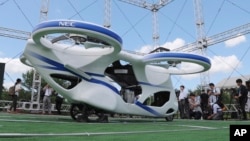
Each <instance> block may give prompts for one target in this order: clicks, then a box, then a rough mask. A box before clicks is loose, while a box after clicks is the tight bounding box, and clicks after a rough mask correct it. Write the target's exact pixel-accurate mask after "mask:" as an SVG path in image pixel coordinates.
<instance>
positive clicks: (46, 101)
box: [7, 78, 64, 114]
mask: <svg viewBox="0 0 250 141" xmlns="http://www.w3.org/2000/svg"><path fill="white" fill-rule="evenodd" d="M21 83H22V80H21V79H20V78H17V80H16V82H15V84H14V89H15V92H14V94H13V95H11V99H12V103H11V105H10V107H9V109H7V112H9V113H17V102H18V98H19V93H20V91H21V90H22V87H21ZM52 95H55V96H56V98H55V108H56V110H57V114H61V106H62V103H63V100H64V98H63V96H62V95H60V94H59V93H57V92H55V91H54V89H53V88H52V87H51V86H50V85H49V84H46V85H45V86H44V87H43V88H42V97H41V98H42V104H43V105H42V114H46V112H47V113H48V114H51V113H52V112H51V109H52V108H51V105H52V103H51V96H52Z"/></svg>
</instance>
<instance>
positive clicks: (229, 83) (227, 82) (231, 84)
mask: <svg viewBox="0 0 250 141" xmlns="http://www.w3.org/2000/svg"><path fill="white" fill-rule="evenodd" d="M239 78H240V79H242V81H243V84H244V85H245V82H246V81H248V80H250V75H244V76H237V77H230V78H225V79H223V80H221V81H220V82H219V83H217V84H216V87H219V88H222V89H230V88H236V87H237V84H236V80H237V79H239Z"/></svg>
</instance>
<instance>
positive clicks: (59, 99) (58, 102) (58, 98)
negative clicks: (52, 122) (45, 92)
mask: <svg viewBox="0 0 250 141" xmlns="http://www.w3.org/2000/svg"><path fill="white" fill-rule="evenodd" d="M55 101H56V110H57V113H58V114H59V115H60V114H61V107H62V103H63V96H62V95H60V94H59V93H57V95H56V100H55Z"/></svg>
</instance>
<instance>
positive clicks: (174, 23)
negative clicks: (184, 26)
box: [165, 0, 187, 42]
mask: <svg viewBox="0 0 250 141" xmlns="http://www.w3.org/2000/svg"><path fill="white" fill-rule="evenodd" d="M186 3H187V0H185V1H184V3H183V4H182V6H181V9H180V11H179V13H178V15H177V17H176V18H175V20H174V22H173V25H172V27H171V29H170V31H169V32H168V35H167V38H166V39H165V42H167V41H168V38H169V36H170V35H171V33H172V31H173V30H174V28H175V26H176V23H177V21H178V19H179V17H180V15H181V14H182V12H183V9H184V7H185V5H186Z"/></svg>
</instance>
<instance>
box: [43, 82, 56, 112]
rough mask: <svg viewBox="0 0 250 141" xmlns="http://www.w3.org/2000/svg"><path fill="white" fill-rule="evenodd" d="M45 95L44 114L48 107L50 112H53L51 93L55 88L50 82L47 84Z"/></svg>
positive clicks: (44, 89)
mask: <svg viewBox="0 0 250 141" xmlns="http://www.w3.org/2000/svg"><path fill="white" fill-rule="evenodd" d="M43 91H44V97H43V112H42V114H45V111H46V108H47V110H48V114H51V99H50V97H51V95H52V93H53V91H54V90H53V88H51V87H50V85H49V84H47V85H46V86H45V87H44V88H43Z"/></svg>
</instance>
